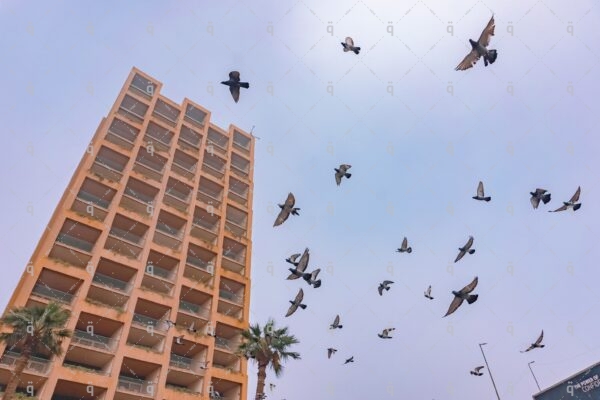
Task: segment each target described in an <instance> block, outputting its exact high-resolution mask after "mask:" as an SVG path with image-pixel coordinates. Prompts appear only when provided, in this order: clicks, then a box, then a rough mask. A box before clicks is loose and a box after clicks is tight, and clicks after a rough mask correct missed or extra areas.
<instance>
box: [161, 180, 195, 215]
mask: <svg viewBox="0 0 600 400" xmlns="http://www.w3.org/2000/svg"><path fill="white" fill-rule="evenodd" d="M191 195H192V188H191V187H190V186H188V185H186V184H185V183H183V182H180V181H178V180H176V179H173V178H169V180H168V182H167V189H166V191H165V196H164V198H163V202H164V203H165V204H167V205H168V206H171V207H173V208H175V209H176V210H178V211H181V212H183V213H187V209H188V207H189V204H190V198H191Z"/></svg>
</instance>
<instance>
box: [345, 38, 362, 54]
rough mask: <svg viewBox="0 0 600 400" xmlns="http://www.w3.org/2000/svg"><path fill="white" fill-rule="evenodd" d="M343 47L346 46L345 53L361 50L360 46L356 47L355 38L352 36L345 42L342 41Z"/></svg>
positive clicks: (356, 52)
mask: <svg viewBox="0 0 600 400" xmlns="http://www.w3.org/2000/svg"><path fill="white" fill-rule="evenodd" d="M342 47H343V48H344V53H346V52H348V51H353V52H354V53H355V54H358V53H359V52H360V47H354V40H352V38H351V37H347V38H346V40H345V41H344V42H342Z"/></svg>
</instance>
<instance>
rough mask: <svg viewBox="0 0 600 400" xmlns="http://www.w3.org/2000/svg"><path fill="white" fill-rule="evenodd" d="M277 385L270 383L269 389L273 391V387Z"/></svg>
mask: <svg viewBox="0 0 600 400" xmlns="http://www.w3.org/2000/svg"><path fill="white" fill-rule="evenodd" d="M276 386H277V385H275V384H274V383H269V389H270V390H271V391H273V389H274V388H275V387H276Z"/></svg>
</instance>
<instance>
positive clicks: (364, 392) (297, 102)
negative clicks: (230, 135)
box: [0, 0, 600, 400]
mask: <svg viewBox="0 0 600 400" xmlns="http://www.w3.org/2000/svg"><path fill="white" fill-rule="evenodd" d="M450 3H451V4H450ZM492 14H494V15H495V21H496V31H495V36H494V37H493V38H492V41H491V46H490V47H491V48H495V49H497V50H498V59H497V60H496V62H495V63H494V64H493V65H490V66H488V67H484V66H483V60H481V61H480V62H478V63H477V64H476V65H475V67H474V68H472V69H471V70H469V71H462V72H458V71H455V70H454V68H455V66H456V65H458V63H459V62H460V61H461V60H462V58H463V57H464V56H465V55H466V54H467V52H468V51H469V50H470V47H469V42H468V39H469V38H472V39H477V38H478V37H479V35H480V33H481V31H482V29H483V28H484V27H485V25H486V24H487V22H488V21H489V19H490V17H491V15H492ZM599 23H600V5H599V2H598V1H587V0H573V1H569V2H564V1H562V0H545V1H537V0H520V1H518V2H517V1H506V0H497V1H491V0H490V1H485V2H483V1H475V0H469V1H467V0H455V1H452V2H447V1H443V0H425V1H413V0H411V1H404V0H396V1H383V0H379V1H366V0H365V1H360V0H359V1H356V0H351V1H345V0H335V1H327V2H325V1H318V0H304V1H295V0H293V1H287V0H280V1H276V2H275V1H264V0H256V1H227V0H223V1H219V2H214V1H207V0H202V1H183V0H182V1H156V0H152V1H144V2H142V1H129V2H117V1H103V2H85V3H84V2H68V1H54V2H52V4H49V3H46V2H20V1H14V0H13V1H2V2H0V26H1V27H2V28H0V29H1V32H2V35H0V49H1V50H2V57H0V76H2V77H3V79H2V83H3V85H2V91H3V96H0V118H1V120H2V122H3V129H2V138H3V139H4V146H3V148H4V156H3V157H2V158H1V160H0V167H1V169H0V171H1V172H0V182H2V187H3V188H4V191H3V194H4V195H3V196H2V198H1V200H0V202H1V203H0V204H1V207H0V224H1V226H2V227H4V229H2V231H1V232H0V252H1V254H2V256H3V264H4V266H3V267H2V271H3V274H2V277H3V279H2V281H1V282H0V306H1V307H4V306H5V305H6V304H7V302H8V300H9V298H10V295H11V294H12V291H13V288H14V287H15V285H16V284H17V281H18V279H19V278H20V276H21V274H22V272H23V270H24V268H25V266H26V264H27V262H28V260H29V258H30V256H31V255H32V253H33V250H34V248H35V246H36V244H37V242H38V240H39V238H40V237H41V235H42V233H43V231H44V229H45V227H46V225H47V223H48V221H49V219H50V217H51V214H52V212H53V211H54V209H55V207H56V205H57V203H58V201H59V199H60V197H61V196H62V194H63V192H64V190H65V188H66V187H67V185H68V183H69V180H70V178H71V176H72V174H73V172H74V171H75V168H76V167H77V165H78V163H79V161H80V159H81V157H82V155H83V154H84V152H85V149H86V148H87V145H88V143H89V141H90V139H91V137H92V136H93V134H94V132H95V130H96V128H97V126H98V124H99V122H100V120H101V119H102V117H104V116H106V114H107V113H108V111H109V110H110V107H111V106H112V104H113V102H114V100H115V98H116V95H117V94H118V92H119V90H120V89H121V87H122V85H123V82H124V81H125V79H126V78H127V76H128V74H129V72H130V70H131V68H132V67H134V66H135V67H137V68H139V69H141V70H142V71H144V72H146V73H147V74H149V75H151V76H153V77H154V78H156V79H157V80H159V81H161V82H163V85H164V86H163V89H162V91H161V93H162V94H163V95H164V96H166V97H168V98H170V99H172V100H174V101H175V102H177V103H181V101H182V100H183V98H184V97H188V98H190V99H191V100H193V101H194V102H197V103H199V104H201V105H203V106H204V107H206V108H207V109H209V110H210V111H211V112H212V116H211V122H213V123H215V124H217V125H218V126H221V127H225V128H226V127H228V126H229V124H230V123H232V124H235V125H237V126H239V127H240V128H242V129H245V130H246V131H250V129H251V128H252V127H253V126H254V135H256V136H257V137H258V138H260V139H257V141H256V150H255V167H254V193H253V195H254V206H253V213H254V215H253V237H252V242H253V245H252V272H251V279H252V292H251V315H250V320H251V322H252V323H256V322H258V323H261V324H262V323H264V322H265V321H266V320H267V319H268V318H269V317H273V318H275V319H276V321H277V323H278V325H282V326H289V328H290V331H291V332H293V333H294V334H295V336H296V337H297V338H298V339H299V340H300V344H298V345H297V346H296V347H295V348H294V350H296V351H298V352H299V353H300V354H301V355H302V360H300V361H291V362H289V363H288V364H287V365H286V369H285V372H284V374H283V375H282V376H281V378H279V379H276V378H275V377H274V376H272V374H270V375H269V377H268V379H267V382H268V383H271V382H272V383H274V384H276V387H275V388H274V390H273V391H269V390H267V395H268V399H277V400H280V399H287V400H299V399H306V398H311V399H315V400H324V399H348V398H350V399H352V398H378V399H397V398H410V399H436V400H451V399H465V398H466V399H482V398H485V399H491V398H494V395H495V394H494V391H493V387H492V384H491V381H490V379H489V375H488V371H487V369H485V370H484V376H481V377H474V376H471V375H470V374H469V371H470V370H471V369H472V368H474V367H476V366H479V365H484V361H483V358H482V354H481V351H480V349H479V346H478V344H479V343H483V342H486V343H487V345H486V346H485V347H484V348H485V352H486V356H487V360H488V362H489V366H490V368H491V372H492V375H493V377H494V380H495V382H496V384H497V387H498V391H499V394H500V396H501V398H502V399H525V398H531V396H532V394H533V393H535V392H537V387H536V386H535V381H534V380H533V378H532V376H531V373H530V371H529V368H528V365H527V364H528V362H530V361H535V363H534V364H532V368H533V371H534V372H535V374H536V377H537V379H538V381H539V382H540V385H541V386H542V388H545V387H548V386H550V385H552V384H554V383H556V382H557V381H559V380H561V379H564V378H566V377H568V376H570V375H571V374H574V373H576V372H578V371H579V370H582V369H584V368H586V367H588V366H589V365H592V364H593V363H596V362H598V361H600V345H599V344H598V341H597V339H598V334H597V332H598V331H599V329H600V322H598V321H600V319H598V318H597V311H598V309H599V307H600V291H598V290H597V288H596V284H597V282H598V281H599V279H600V272H599V270H598V268H597V262H596V260H597V259H598V257H599V256H600V250H599V246H598V237H600V236H599V234H600V219H599V217H600V212H599V211H598V210H597V209H596V208H595V205H597V204H598V201H597V198H598V196H599V195H600V193H599V191H598V189H599V184H598V182H600V179H599V171H600V161H599V160H598V157H597V154H598V150H600V146H599V143H600V142H599V141H598V139H597V137H598V136H597V135H598V121H599V117H598V115H600V102H598V101H597V93H598V90H599V89H600V85H599V83H598V82H599V78H600V65H599V62H600V58H599V55H600V40H599V39H600V30H599V29H598V25H599ZM346 36H351V37H352V38H353V39H354V42H355V44H356V45H357V46H360V47H361V52H360V54H359V55H355V54H353V53H344V52H343V51H342V46H341V45H340V42H342V41H343V40H344V38H345V37H346ZM231 70H238V71H240V72H241V78H242V80H243V81H248V82H250V89H248V90H242V93H241V96H240V101H239V103H237V104H236V103H234V102H233V100H232V99H231V96H230V94H229V91H228V90H227V88H226V87H225V86H223V85H220V84H219V82H220V81H222V80H226V79H227V74H228V72H229V71H231ZM342 163H347V164H350V165H352V168H351V170H350V171H349V172H351V173H352V177H351V178H350V179H349V180H344V181H343V182H342V185H341V186H339V187H337V186H336V185H335V181H334V171H333V168H335V167H337V166H338V165H339V164H342ZM480 180H481V181H483V182H484V184H485V190H486V195H489V196H491V197H492V200H491V201H490V202H489V203H485V202H478V201H475V200H473V199H471V197H472V196H474V195H475V194H476V193H475V191H476V187H477V183H478V182H479V181H480ZM578 186H581V198H580V200H581V202H582V203H583V206H582V207H581V209H580V210H579V211H577V212H575V213H574V212H572V211H570V210H569V211H568V212H562V213H548V212H547V211H548V210H553V209H555V208H557V207H559V206H560V205H561V204H562V203H561V202H562V201H567V200H569V198H570V197H571V196H572V195H573V193H574V192H575V190H576V189H577V187H578ZM536 188H544V189H547V190H549V191H550V192H551V194H552V201H551V202H550V203H549V204H548V205H541V206H540V207H539V209H537V210H534V209H533V208H532V206H531V204H530V202H529V192H530V191H533V190H535V189H536ZM288 192H293V193H294V194H295V197H296V206H297V207H300V208H301V211H300V216H297V217H296V216H291V217H290V218H289V220H288V221H287V222H285V223H284V224H283V225H282V226H279V227H277V228H273V227H272V225H273V221H274V220H275V216H276V214H275V211H274V209H275V208H276V204H277V203H281V202H283V201H284V199H285V197H286V196H287V194H288ZM470 235H473V236H474V238H475V241H474V248H475V249H476V252H475V254H473V255H467V256H465V257H464V258H463V260H461V261H460V262H458V263H456V264H454V263H453V261H454V258H455V257H456V255H457V253H458V247H460V246H462V245H463V244H464V243H465V242H466V240H467V238H468V237H469V236H470ZM404 236H406V237H408V240H409V245H411V246H412V248H413V252H412V253H411V254H399V253H396V252H395V249H396V248H398V247H399V246H400V244H401V241H402V238H403V237H404ZM306 247H308V248H309V249H310V254H311V259H310V265H309V267H308V269H309V270H312V269H314V268H317V267H320V268H321V270H322V272H321V276H320V277H321V279H322V281H323V283H322V286H321V287H320V288H318V289H314V288H311V287H309V286H308V285H306V284H305V283H304V282H302V281H287V280H285V277H286V276H287V275H288V271H287V268H288V267H289V264H287V263H285V261H284V260H285V258H286V257H288V256H289V255H291V254H292V253H298V252H302V251H303V250H304V248H306ZM475 276H478V277H479V285H478V286H477V288H476V290H475V292H474V293H477V294H479V299H478V301H477V302H476V303H474V304H472V305H467V304H464V305H463V306H462V307H461V308H460V309H458V310H457V311H456V313H454V314H453V315H451V316H449V317H446V318H442V316H443V315H444V314H445V313H446V310H447V309H448V306H449V304H450V302H451V301H452V298H453V296H452V293H451V291H452V290H460V289H461V288H462V287H463V286H465V285H466V284H468V283H469V282H471V280H472V279H473V278H474V277H475ZM383 280H392V281H394V284H393V285H392V288H391V290H390V291H389V292H386V293H385V294H384V296H379V295H378V293H377V285H378V284H379V282H381V281H383ZM428 285H432V289H433V293H432V294H433V296H434V298H435V299H434V300H432V301H429V300H427V299H426V298H425V297H424V296H423V291H424V290H425V289H426V288H427V286H428ZM300 287H302V288H303V289H304V293H305V296H304V303H305V304H307V305H308V308H307V309H306V310H298V311H297V312H296V313H295V314H294V315H292V316H291V317H289V318H284V315H285V313H286V311H287V308H288V306H289V303H288V301H289V300H291V299H293V298H294V296H295V295H296V293H297V292H298V289H299V288H300ZM336 314H339V315H340V317H341V323H342V325H343V326H344V327H343V329H341V330H336V331H332V330H329V329H328V327H329V324H331V323H332V322H333V319H334V317H335V316H336ZM388 327H395V328H396V330H395V331H394V332H393V335H392V336H393V339H392V340H381V339H379V338H378V337H377V333H380V332H381V331H382V329H384V328H388ZM542 329H543V330H544V334H545V336H544V343H545V344H546V347H545V348H543V349H536V350H534V351H532V352H529V353H526V354H521V353H520V352H519V351H520V350H523V349H525V348H526V347H527V346H529V344H530V343H532V342H533V341H535V339H536V338H537V337H538V335H539V333H540V331H541V330H542ZM328 347H334V348H336V349H338V352H337V354H335V355H334V356H333V357H332V358H331V359H329V360H328V359H327V351H326V349H327V348H328ZM350 356H354V359H355V362H354V363H353V364H348V365H342V364H343V362H344V360H345V359H346V358H348V357H350ZM249 375H250V376H249V388H248V393H249V395H250V396H252V395H253V393H254V390H255V384H256V368H255V367H254V366H250V367H249Z"/></svg>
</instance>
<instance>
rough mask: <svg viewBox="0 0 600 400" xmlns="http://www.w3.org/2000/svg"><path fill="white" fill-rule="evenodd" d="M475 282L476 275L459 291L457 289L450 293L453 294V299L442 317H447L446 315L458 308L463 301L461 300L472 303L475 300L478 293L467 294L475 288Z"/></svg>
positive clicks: (476, 280)
mask: <svg viewBox="0 0 600 400" xmlns="http://www.w3.org/2000/svg"><path fill="white" fill-rule="evenodd" d="M477 282H478V279H477V277H475V279H473V282H471V283H469V284H468V285H467V286H465V287H464V288H462V289H461V290H460V291H458V292H455V291H454V290H453V291H452V294H453V295H454V300H452V303H450V307H449V308H448V312H447V313H446V315H444V317H447V316H448V315H450V314H452V313H453V312H454V311H456V310H457V309H458V307H460V306H461V304H462V303H463V301H465V300H466V301H467V303H469V304H473V303H475V302H476V301H477V298H478V297H479V295H478V294H469V293H471V292H472V291H473V290H475V287H477Z"/></svg>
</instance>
